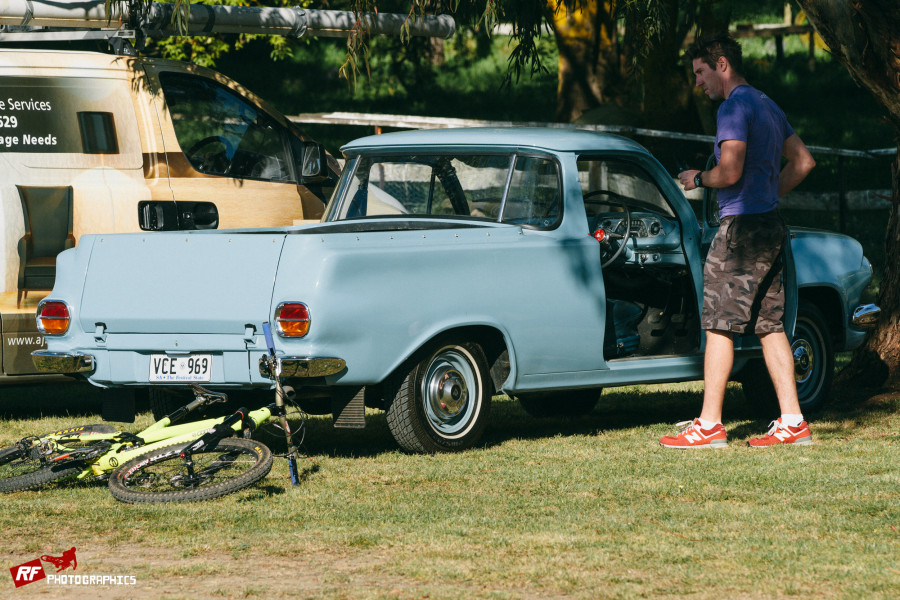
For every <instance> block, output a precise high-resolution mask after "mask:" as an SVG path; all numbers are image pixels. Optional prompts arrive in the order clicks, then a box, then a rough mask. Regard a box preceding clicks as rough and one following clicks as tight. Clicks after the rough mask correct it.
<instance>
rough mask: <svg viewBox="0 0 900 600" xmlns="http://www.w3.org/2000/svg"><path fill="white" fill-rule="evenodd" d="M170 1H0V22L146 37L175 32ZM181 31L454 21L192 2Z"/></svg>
mask: <svg viewBox="0 0 900 600" xmlns="http://www.w3.org/2000/svg"><path fill="white" fill-rule="evenodd" d="M174 8H175V7H174V5H173V4H163V3H160V2H152V3H151V4H150V7H149V10H148V11H147V14H146V15H145V16H144V15H131V14H129V13H128V12H127V8H125V7H123V6H122V5H118V6H116V7H114V9H113V10H112V11H111V13H110V14H107V12H106V6H105V2H104V1H103V0H88V1H84V2H49V1H42V0H0V25H13V26H21V27H67V28H73V29H108V28H110V27H120V26H125V25H134V24H133V23H132V21H135V20H136V18H138V17H140V18H142V20H141V22H140V23H138V24H137V25H138V26H139V27H140V29H142V30H143V31H144V33H145V34H146V35H153V36H159V35H177V33H176V31H175V29H174V27H173V25H172V13H173V11H174ZM190 8H191V10H190V18H189V21H188V31H187V35H208V34H212V33H261V34H270V35H279V34H280V35H286V36H294V37H300V36H302V35H304V34H306V35H316V36H326V37H345V36H347V35H348V34H349V33H350V32H352V31H354V30H358V29H360V25H361V23H360V22H359V21H360V20H362V21H364V23H363V24H362V30H363V31H367V32H368V33H369V34H370V35H379V34H385V35H399V34H400V33H401V30H402V28H403V27H404V25H408V27H409V33H410V35H415V36H427V37H440V38H444V39H446V38H449V37H450V36H452V35H453V33H454V31H455V30H456V23H455V21H454V20H453V17H451V16H449V15H438V16H428V17H416V18H412V17H408V16H407V15H404V14H390V13H388V14H383V13H378V14H372V13H366V14H363V15H361V16H360V19H357V16H356V14H354V13H353V12H349V11H338V10H311V9H301V8H262V7H252V6H224V5H211V4H192V5H191V7H190Z"/></svg>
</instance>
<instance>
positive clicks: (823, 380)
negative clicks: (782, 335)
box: [740, 302, 834, 418]
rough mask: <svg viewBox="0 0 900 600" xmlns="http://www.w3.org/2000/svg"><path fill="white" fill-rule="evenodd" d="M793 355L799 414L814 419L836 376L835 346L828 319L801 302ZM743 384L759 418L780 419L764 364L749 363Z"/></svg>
mask: <svg viewBox="0 0 900 600" xmlns="http://www.w3.org/2000/svg"><path fill="white" fill-rule="evenodd" d="M791 352H792V353H793V355H794V379H795V381H796V383H797V397H798V399H799V401H800V410H801V411H803V414H804V415H807V416H811V415H814V414H816V413H817V412H818V411H820V410H821V409H822V408H823V407H824V406H825V404H826V402H827V401H828V395H829V393H830V391H831V380H832V378H833V376H834V346H833V344H832V341H831V336H830V335H829V332H828V326H827V325H826V324H825V317H824V316H823V315H822V312H821V311H820V310H819V309H818V308H817V307H816V305H815V304H812V303H810V302H801V303H800V305H799V306H798V308H797V325H796V327H795V328H794V339H793V341H792V342H791ZM740 381H741V385H742V386H743V388H744V396H745V397H746V398H747V400H748V401H749V402H750V403H751V405H753V407H754V408H755V409H756V411H757V412H758V413H759V415H760V416H762V417H765V418H775V417H777V416H778V414H779V407H778V395H777V394H776V393H775V387H774V386H773V385H772V379H771V378H770V377H769V372H768V370H767V369H766V364H765V361H763V360H762V359H759V360H754V361H753V362H752V363H749V364H748V365H747V366H746V367H744V369H743V370H742V371H741V376H740Z"/></svg>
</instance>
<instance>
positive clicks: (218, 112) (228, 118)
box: [159, 73, 295, 182]
mask: <svg viewBox="0 0 900 600" xmlns="http://www.w3.org/2000/svg"><path fill="white" fill-rule="evenodd" d="M159 80H160V84H161V85H162V89H163V94H164V95H165V98H166V104H167V105H168V107H169V113H170V114H171V115H172V123H173V125H174V127H175V135H176V137H177V138H178V144H179V146H181V150H182V152H184V155H185V157H186V158H187V159H188V161H189V162H190V163H191V165H192V166H193V167H194V168H195V169H197V170H198V171H200V172H201V173H207V174H210V175H223V176H227V177H234V178H237V179H260V180H266V181H279V182H290V181H295V177H294V175H293V173H292V168H291V160H290V150H289V149H288V145H287V143H286V142H287V140H288V135H289V134H288V132H287V131H285V129H284V128H283V127H282V126H281V125H279V124H278V123H277V122H276V121H275V120H274V119H273V118H272V117H270V116H269V115H267V114H266V113H265V112H263V111H262V110H260V109H259V108H257V107H256V106H254V105H253V104H251V103H250V102H248V101H247V100H246V99H245V98H243V97H241V96H240V95H238V94H236V93H235V92H233V91H232V90H230V89H228V88H227V87H225V86H223V85H221V84H219V83H216V82H215V81H211V80H209V79H205V78H202V77H196V76H193V75H187V74H183V73H160V75H159Z"/></svg>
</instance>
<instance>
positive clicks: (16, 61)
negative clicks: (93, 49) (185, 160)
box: [0, 51, 148, 375]
mask: <svg viewBox="0 0 900 600" xmlns="http://www.w3.org/2000/svg"><path fill="white" fill-rule="evenodd" d="M131 84H132V79H131V75H130V72H129V68H128V63H127V61H123V60H117V61H112V60H111V59H110V57H108V56H105V55H99V54H92V53H55V52H41V51H21V52H19V51H5V52H3V53H2V54H0V89H2V90H3V95H2V99H0V140H2V142H0V173H2V175H0V214H2V215H3V217H2V218H3V226H2V227H0V254H2V258H3V260H2V273H0V286H2V289H0V314H2V325H0V327H2V367H3V374H4V375H25V374H33V373H36V369H35V367H34V365H33V363H32V362H31V356H30V354H31V352H32V351H33V350H36V349H38V348H41V347H44V343H43V337H42V336H41V335H40V333H39V332H38V331H37V327H36V324H35V320H34V312H35V308H36V306H37V304H38V302H39V301H40V300H41V299H42V298H43V297H44V296H46V295H47V293H48V292H49V291H50V289H51V287H52V286H53V282H54V280H55V273H56V266H55V265H56V255H57V254H58V253H59V252H61V251H62V250H64V249H66V248H70V247H72V246H73V245H74V244H75V243H76V241H77V240H78V239H79V238H80V237H81V235H83V234H85V233H97V232H107V231H110V232H111V231H117V230H126V231H127V230H136V229H137V225H136V223H134V216H133V215H134V213H133V207H134V205H135V204H136V203H137V201H138V200H139V199H140V198H145V197H147V193H148V191H147V188H146V186H145V183H144V176H143V169H142V152H141V143H140V133H139V131H138V127H137V125H136V123H137V121H138V117H137V115H136V114H135V104H134V102H133V99H132V85H131Z"/></svg>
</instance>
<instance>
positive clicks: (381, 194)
mask: <svg viewBox="0 0 900 600" xmlns="http://www.w3.org/2000/svg"><path fill="white" fill-rule="evenodd" d="M509 165H510V157H509V156H505V155H474V154H473V155H456V156H454V155H449V154H422V155H414V156H409V157H366V158H361V159H359V161H358V163H357V165H356V168H355V171H354V173H353V177H352V179H351V180H350V181H349V184H348V188H347V190H346V192H345V193H344V198H345V199H344V202H343V205H342V207H341V209H340V212H339V213H338V219H352V218H359V217H373V216H385V215H411V216H431V217H454V216H461V217H474V218H479V219H491V220H496V218H497V215H498V214H499V212H500V201H501V199H502V197H503V190H504V186H505V184H506V181H507V175H508V173H509Z"/></svg>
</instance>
